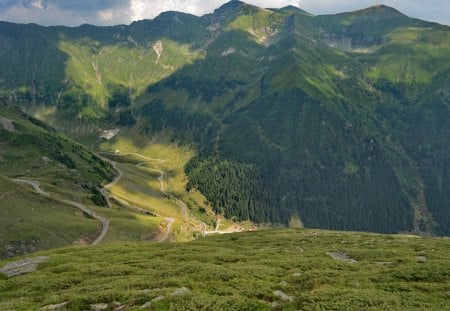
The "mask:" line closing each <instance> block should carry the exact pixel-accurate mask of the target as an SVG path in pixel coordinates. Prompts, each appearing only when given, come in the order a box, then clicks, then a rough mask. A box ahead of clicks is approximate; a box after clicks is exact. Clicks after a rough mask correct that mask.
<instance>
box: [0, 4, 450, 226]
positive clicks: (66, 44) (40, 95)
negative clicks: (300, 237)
mask: <svg viewBox="0 0 450 311" xmlns="http://www.w3.org/2000/svg"><path fill="white" fill-rule="evenodd" d="M380 12H381V13H380ZM398 14H401V13H399V12H398V11H396V10H395V9H392V8H388V7H372V8H368V9H363V10H360V11H356V12H350V13H343V14H336V15H321V16H310V15H307V14H304V13H296V12H283V11H270V10H266V9H261V8H257V7H254V6H250V5H246V4H245V3H242V2H239V1H238V2H236V1H234V2H231V3H227V4H225V5H224V6H222V7H221V8H219V9H218V10H216V11H215V13H212V14H207V15H204V16H202V17H197V16H194V15H189V14H184V13H174V12H170V13H166V14H162V15H160V17H156V18H155V19H153V20H144V21H139V22H135V23H132V24H131V25H129V26H126V25H121V26H115V27H96V26H89V27H88V26H84V27H78V28H45V27H43V28H36V27H29V29H28V28H27V26H17V29H25V30H27V31H25V32H24V33H22V34H21V35H20V36H19V37H18V38H13V37H11V36H9V37H8V29H9V28H11V29H13V30H14V31H17V30H16V27H15V26H14V25H8V27H4V29H2V28H1V27H0V34H2V35H3V36H4V37H7V38H8V40H9V41H6V40H5V42H11V43H10V44H9V46H7V49H4V50H2V51H0V68H1V69H2V72H4V73H8V74H9V75H10V76H7V75H5V74H4V76H0V78H1V81H2V82H1V83H0V90H1V93H2V94H3V95H2V96H3V97H4V98H5V99H6V100H8V101H10V102H13V103H15V104H16V105H20V106H22V107H24V108H25V109H27V110H28V111H32V112H35V113H38V114H40V115H46V116H47V117H46V118H47V121H49V122H53V123H54V124H55V125H56V126H59V127H60V128H62V129H64V130H65V131H67V132H69V133H70V132H71V131H72V132H73V129H74V126H72V124H68V123H67V122H65V121H66V120H70V119H73V118H75V120H76V121H77V123H79V124H80V127H81V124H86V123H88V124H91V125H92V127H97V128H100V127H105V126H111V125H114V126H121V127H124V128H132V129H136V130H139V131H140V132H141V133H146V134H148V135H156V133H159V132H160V131H167V130H168V129H170V131H171V133H172V135H173V139H174V140H175V141H181V142H183V143H185V144H192V145H194V146H195V148H196V149H197V154H196V156H195V157H194V158H193V159H192V160H191V161H190V162H189V163H188V165H187V166H186V172H188V175H189V178H190V182H189V183H188V187H190V188H197V189H198V190H200V191H201V192H202V193H203V194H204V195H206V198H207V200H208V201H209V202H212V203H213V205H214V206H213V208H214V209H215V211H216V212H217V213H224V214H225V215H226V216H227V217H228V218H232V217H235V218H237V219H239V220H248V219H249V220H252V221H254V222H257V223H258V222H264V223H272V224H282V225H287V224H288V223H289V221H290V218H291V217H293V215H298V216H300V218H301V220H302V222H303V223H304V224H305V225H306V226H308V227H322V228H330V229H344V230H370V231H378V232H398V231H402V232H405V231H414V232H417V233H420V232H422V231H423V232H433V233H435V234H443V233H445V234H448V232H449V230H450V226H449V225H448V224H447V222H446V221H445V219H447V218H446V215H448V210H447V209H446V208H445V206H447V205H446V204H447V203H446V202H448V201H449V200H450V193H449V192H448V191H447V190H446V189H444V188H443V187H442V186H441V185H442V181H443V180H446V178H447V177H446V176H447V175H446V174H447V169H448V168H447V164H446V163H447V161H448V157H449V154H450V153H449V152H448V144H447V143H446V142H445V140H444V139H443V138H441V137H445V135H446V133H447V132H446V127H447V124H448V123H447V121H445V120H444V119H442V118H440V117H439V114H441V115H442V114H443V115H446V114H447V113H448V110H446V109H447V108H446V107H447V103H448V97H447V95H446V94H447V93H446V87H445V83H446V82H445V81H446V80H445V79H444V78H443V77H445V72H446V70H448V68H449V67H450V64H449V62H448V56H449V53H450V52H449V47H450V44H449V42H450V40H449V39H448V31H449V29H450V28H448V27H447V28H445V27H441V26H440V25H438V24H433V23H428V22H424V21H419V20H416V19H412V18H409V17H407V16H405V15H398ZM175 17H177V18H178V21H177V20H176V19H175ZM180 21H181V22H180ZM6 28H8V29H6ZM35 32H36V33H35ZM25 35H27V37H26V38H27V40H25V39H24V38H25V37H24V36H25ZM21 40H22V41H21ZM31 47H34V49H31ZM17 50H21V51H26V52H21V53H14V52H15V51H17ZM46 50H48V51H50V52H51V53H53V54H52V55H53V56H52V57H51V59H46V58H45V57H44V58H43V55H44V54H43V53H42V52H43V51H46ZM14 55H19V56H18V57H16V56H14ZM55 60H56V63H57V64H58V65H57V66H50V63H52V64H54V63H55ZM430 60H432V61H430ZM26 61H28V62H29V66H26V67H20V68H23V70H22V72H14V71H13V70H11V69H10V68H12V67H11V66H13V65H14V64H16V67H17V66H18V65H17V64H23V63H24V62H26ZM50 61H52V62H50ZM427 90H430V92H433V93H435V94H442V96H441V95H439V98H440V99H442V103H441V102H440V101H438V100H435V98H434V97H430V96H428V97H427V96H423V95H422V94H423V93H424V92H426V91H427ZM43 103H45V106H44V105H43ZM55 103H56V104H55ZM421 114H423V115H424V116H428V118H429V119H426V118H425V117H422V116H421ZM414 122H415V123H416V124H420V128H423V129H424V132H423V133H418V132H417V131H416V130H414V131H413V129H414ZM77 131H78V133H77V134H74V133H73V135H79V136H80V139H84V138H83V135H85V136H89V135H91V134H90V131H89V130H79V129H78V130H77ZM411 133H415V135H416V136H417V137H420V148H414V143H413V141H415V137H414V135H412V134H411ZM89 139H90V140H92V139H91V138H89ZM427 141H430V143H428V142H427ZM437 154H439V156H437ZM424 168H425V169H424ZM426 168H429V169H430V171H433V172H435V173H433V174H435V175H436V174H437V176H439V177H438V179H439V180H440V181H439V182H436V181H434V180H433V178H432V176H431V175H429V173H428V171H427V169H426ZM217 171H218V172H220V174H219V175H216V173H215V172H217ZM218 185H222V186H223V188H220V187H219V186H218ZM386 185H389V186H386ZM423 185H424V187H422V186H423ZM424 189H425V190H424ZM424 197H425V201H426V202H427V204H426V206H425V205H424V204H423V202H424V200H423V198H424ZM377 200H378V202H377ZM381 202H383V203H381ZM420 202H422V203H420ZM419 203H420V204H419ZM427 210H429V211H430V213H431V214H432V215H433V216H434V217H431V216H427V215H428V214H427Z"/></svg>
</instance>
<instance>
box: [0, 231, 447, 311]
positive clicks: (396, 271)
mask: <svg viewBox="0 0 450 311" xmlns="http://www.w3.org/2000/svg"><path fill="white" fill-rule="evenodd" d="M449 247H450V240H449V239H437V238H436V239H431V238H417V237H410V236H400V235H398V236H390V235H375V234H366V233H346V232H331V231H321V230H269V231H260V232H252V233H250V232H249V233H241V234H232V235H224V236H214V237H208V238H205V239H200V240H197V241H194V242H189V243H170V244H166V243H163V244H149V243H132V242H128V243H113V244H106V245H102V246H96V247H70V248H64V249H59V250H54V251H46V252H41V253H39V254H36V255H47V256H49V257H50V260H49V262H48V263H45V264H43V265H42V266H41V267H40V268H39V269H38V271H37V272H35V273H32V274H28V275H23V276H19V277H14V278H11V279H3V280H0V293H1V297H2V298H1V299H0V309H3V310H11V309H14V310H37V309H38V308H40V307H43V306H45V305H48V304H56V303H62V302H64V301H68V302H69V310H85V309H89V304H92V303H99V302H104V303H107V304H110V305H111V303H112V302H113V301H118V302H120V303H121V304H126V305H128V306H129V308H130V310H135V309H136V310H137V309H138V307H139V306H141V305H142V304H144V303H146V302H148V301H150V300H152V299H154V298H155V297H158V296H161V295H163V296H165V297H166V298H165V299H164V300H162V301H159V302H156V303H153V304H152V308H153V309H154V310H180V309H183V310H271V309H272V307H271V306H272V304H273V306H275V309H283V310H445V308H446V307H447V306H448V304H447V302H448V299H449V292H450V285H449V284H450V274H449V271H450V259H449V257H448V249H449ZM338 251H341V252H345V253H346V254H347V255H348V256H350V257H351V258H353V259H355V260H357V262H356V263H353V264H351V263H346V262H341V261H336V260H333V259H332V258H330V256H328V255H327V252H338ZM417 256H426V258H427V259H426V261H421V260H420V259H418V258H419V257H417ZM382 262H383V263H384V264H383V263H382ZM3 263H6V262H3ZM3 263H2V264H3ZM180 287H187V288H188V289H189V290H190V291H191V293H190V294H189V295H187V296H185V297H171V293H173V292H174V290H175V289H176V288H180ZM277 290H280V291H283V292H284V293H285V294H286V295H288V296H290V297H292V299H293V301H292V302H288V301H282V300H281V299H280V298H278V297H277V296H276V295H275V293H274V291H277Z"/></svg>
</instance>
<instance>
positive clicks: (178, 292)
mask: <svg viewBox="0 0 450 311" xmlns="http://www.w3.org/2000/svg"><path fill="white" fill-rule="evenodd" d="M190 293H191V291H190V290H189V289H188V288H186V287H181V288H177V289H176V290H175V291H174V292H173V293H172V295H171V296H172V297H180V296H186V295H189V294H190Z"/></svg>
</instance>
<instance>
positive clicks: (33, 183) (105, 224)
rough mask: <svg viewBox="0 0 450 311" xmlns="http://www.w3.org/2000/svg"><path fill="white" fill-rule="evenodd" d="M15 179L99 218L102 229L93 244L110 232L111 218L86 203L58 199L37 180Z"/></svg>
mask: <svg viewBox="0 0 450 311" xmlns="http://www.w3.org/2000/svg"><path fill="white" fill-rule="evenodd" d="M14 181H15V182H17V183H22V184H28V185H30V186H32V187H33V189H34V190H35V191H36V192H37V193H39V194H40V195H43V196H46V197H49V198H53V199H55V200H56V201H59V202H62V203H65V204H68V205H72V206H74V207H76V208H78V209H80V210H81V211H83V212H84V213H86V214H88V215H89V216H91V217H93V218H95V219H96V220H98V221H99V222H100V223H101V224H102V230H101V231H100V234H99V235H98V237H97V238H96V239H95V241H93V242H92V243H91V245H97V244H98V243H100V242H101V241H102V240H103V239H104V238H105V236H106V233H107V232H108V229H109V220H107V219H106V218H103V217H101V216H99V215H98V214H96V213H95V212H94V211H92V210H90V209H89V208H87V207H86V206H85V205H84V204H81V203H78V202H74V201H69V200H61V199H58V198H54V197H53V196H52V195H51V194H50V193H48V192H45V191H44V190H42V189H41V187H40V184H39V182H38V181H35V180H28V179H14Z"/></svg>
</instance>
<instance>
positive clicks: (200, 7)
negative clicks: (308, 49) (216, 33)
mask: <svg viewBox="0 0 450 311" xmlns="http://www.w3.org/2000/svg"><path fill="white" fill-rule="evenodd" d="M226 2H227V1H226V0H225V1H224V0H208V1H205V0H188V1H187V0H130V7H131V13H132V15H131V16H132V19H133V20H139V19H144V18H154V17H155V16H157V15H159V14H160V13H161V12H165V11H181V12H186V13H190V14H194V15H203V14H207V13H211V12H213V11H214V9H217V8H218V7H220V6H221V5H222V4H224V3H226ZM245 2H247V3H250V4H253V5H256V6H260V7H263V8H266V7H284V6H287V5H298V3H299V1H298V0H248V1H245Z"/></svg>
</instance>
